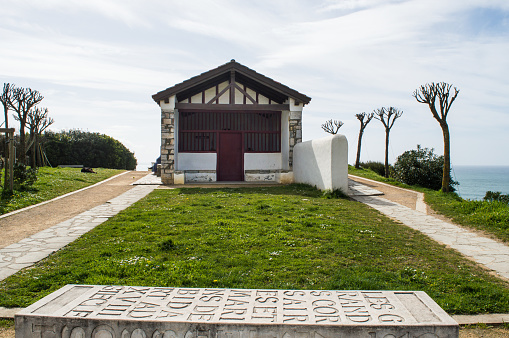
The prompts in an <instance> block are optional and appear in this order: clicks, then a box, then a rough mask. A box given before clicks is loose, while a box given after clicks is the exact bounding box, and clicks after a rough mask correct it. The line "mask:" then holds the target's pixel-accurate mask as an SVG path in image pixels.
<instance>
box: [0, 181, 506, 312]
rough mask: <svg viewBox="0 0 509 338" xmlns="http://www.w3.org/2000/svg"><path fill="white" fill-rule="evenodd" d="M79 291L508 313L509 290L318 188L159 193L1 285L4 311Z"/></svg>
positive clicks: (434, 246) (446, 253) (388, 222)
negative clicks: (352, 296)
mask: <svg viewBox="0 0 509 338" xmlns="http://www.w3.org/2000/svg"><path fill="white" fill-rule="evenodd" d="M68 283H84V284H124V285H143V286H175V287H177V286H185V287H229V288H291V289H339V290H341V289H386V290H423V291H426V292H427V293H428V294H429V295H430V296H431V297H432V298H434V299H435V300H436V301H437V302H438V303H439V305H440V306H442V307H443V308H444V309H445V310H446V311H448V312H449V313H486V312H488V313H495V312H509V287H508V284H507V283H504V282H502V281H500V280H498V279H497V278H495V277H493V276H491V275H489V274H488V273H486V272H485V271H484V270H482V269H481V268H479V267H478V266H477V265H476V264H474V263H472V262H470V261H468V260H466V259H464V258H462V257H461V255H460V254H458V253H456V252H455V251H453V250H450V249H447V248H445V247H444V246H441V245H439V244H437V243H436V242H434V241H432V240H430V239H429V238H428V237H426V236H425V235H422V234H421V233H419V232H417V231H414V230H412V229H410V228H408V227H405V226H402V225H401V224H398V223H395V222H393V221H391V220H389V219H388V218H386V217H384V216H382V215H380V214H379V213H378V212H376V211H374V210H372V209H369V208H368V207H367V206H365V205H363V204H361V203H358V202H354V201H350V200H347V199H325V198H323V197H322V196H321V193H320V192H318V191H316V190H315V189H312V188H310V187H307V186H301V185H291V186H281V187H270V188H269V187H267V188H243V189H177V190H157V191H154V192H153V193H152V194H150V195H149V196H148V197H147V198H145V199H143V200H141V201H140V202H138V203H136V204H135V205H134V206H132V207H131V208H129V209H127V210H126V211H125V212H122V213H120V214H119V215H117V216H116V217H114V218H113V219H111V220H110V221H108V222H106V223H103V224H102V225H100V226H98V227H97V228H95V229H94V230H92V231H91V232H89V233H87V234H85V235H84V236H83V237H81V238H80V239H78V240H76V241H75V242H73V243H71V244H70V245H68V246H67V247H66V248H64V249H63V250H60V251H58V252H57V253H55V254H53V255H51V256H50V257H48V258H47V259H45V260H43V261H41V262H40V263H38V264H37V265H35V266H34V267H32V268H29V269H25V270H23V271H21V272H20V273H18V274H16V275H14V276H11V277H9V278H8V279H6V280H4V281H2V282H0V306H7V307H15V306H27V305H28V304H31V303H33V302H34V301H36V300H37V299H39V298H41V297H43V296H45V295H47V294H48V293H50V292H52V291H54V290H56V289H58V288H60V287H61V286H63V285H65V284H68Z"/></svg>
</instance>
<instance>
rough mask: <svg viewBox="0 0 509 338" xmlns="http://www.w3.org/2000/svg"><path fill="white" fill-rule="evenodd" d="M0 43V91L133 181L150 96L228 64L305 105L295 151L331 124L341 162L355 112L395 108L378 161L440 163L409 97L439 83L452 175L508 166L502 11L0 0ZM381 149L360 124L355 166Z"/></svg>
mask: <svg viewBox="0 0 509 338" xmlns="http://www.w3.org/2000/svg"><path fill="white" fill-rule="evenodd" d="M0 43H1V48H0V85H1V84H2V83H6V82H9V83H14V84H16V85H17V86H21V87H30V88H32V89H36V90H38V91H39V92H40V93H41V94H42V95H43V96H44V100H43V101H42V102H41V103H40V106H41V107H47V108H48V110H49V115H50V116H51V117H52V118H53V119H54V120H55V123H54V124H53V125H52V126H51V127H50V129H51V130H53V131H60V130H68V129H81V130H85V131H90V132H99V133H103V134H106V135H109V136H111V137H113V138H115V139H117V140H119V141H120V142H122V143H123V144H124V145H125V146H126V147H128V148H129V149H130V150H131V151H133V152H134V153H135V156H136V158H137V159H138V163H139V164H140V167H139V169H140V170H145V169H146V167H147V165H149V164H150V162H152V161H154V160H155V159H156V158H157V157H158V154H159V148H160V119H161V116H160V108H159V106H158V105H157V104H156V103H155V102H154V101H153V100H152V95H153V94H155V93H157V92H159V91H161V90H164V89H166V88H168V87H172V86H173V85H175V84H177V83H180V82H182V81H184V80H186V79H189V78H191V77H193V76H195V75H198V74H200V73H203V72H205V71H208V70H210V69H213V68H216V67H218V66H220V65H222V64H225V63H227V62H229V61H230V60H231V59H235V60H236V61H237V62H239V63H241V64H243V65H245V66H247V67H249V68H252V69H254V70H256V71H257V72H259V73H261V74H263V75H266V76H268V77H270V78H272V79H274V80H276V81H278V82H281V83H283V84H285V85H287V86H289V87H291V88H293V89H295V90H297V91H299V92H300V93H303V94H305V95H307V96H309V97H311V98H312V100H311V102H310V103H309V104H308V105H306V106H305V108H304V111H303V139H304V141H306V140H311V139H316V138H321V137H325V136H327V134H326V133H325V132H324V131H323V130H322V129H321V124H323V123H324V122H325V121H327V120H329V119H333V120H341V121H343V122H344V125H343V127H342V128H341V129H340V131H339V133H340V134H344V135H346V137H347V139H348V142H349V163H350V164H353V163H354V161H355V154H356V151H357V137H358V132H359V127H360V123H359V121H358V120H357V119H356V117H355V114H357V113H362V112H366V113H370V112H372V111H373V110H375V109H378V108H381V107H390V106H392V107H396V108H398V109H400V110H402V111H403V115H402V116H401V117H400V118H399V119H398V120H397V121H396V122H395V124H394V126H393V128H392V130H391V132H390V147H389V162H390V163H394V162H395V161H396V159H397V157H398V156H399V155H401V154H402V153H403V152H405V151H407V150H411V149H416V147H417V145H421V146H422V147H427V148H434V149H435V153H437V154H439V155H441V154H443V137H442V131H441V129H440V126H439V124H438V122H437V121H436V120H434V119H433V117H432V115H431V112H430V110H429V108H428V107H427V105H425V104H422V103H418V102H417V101H416V100H415V98H414V97H413V96H412V93H413V92H414V91H415V90H416V89H418V88H419V87H420V86H421V85H424V84H426V83H430V82H441V81H444V82H447V83H450V84H452V85H453V86H454V87H457V88H458V89H459V91H460V92H459V95H458V97H457V99H456V101H455V102H454V103H453V105H452V108H451V111H450V113H449V116H448V118H447V121H448V123H449V128H450V133H451V160H452V165H453V168H454V166H456V165H506V166H507V165H509V1H507V0H292V1H290V0H258V1H240V0H239V1H235V0H216V1H202V0H187V1H183V0H181V1H172V0H143V1H142V0H87V1H82V0H44V1H40V0H0ZM2 121H3V119H2ZM9 122H10V126H15V121H14V119H12V117H11V118H10V120H9ZM384 138H385V130H384V127H383V125H382V123H381V122H380V121H377V120H372V121H371V123H370V124H369V125H368V126H367V128H366V130H365V133H364V137H363V144H362V156H361V160H362V161H383V159H384V148H385V139H384Z"/></svg>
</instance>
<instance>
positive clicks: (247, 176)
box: [244, 173, 278, 182]
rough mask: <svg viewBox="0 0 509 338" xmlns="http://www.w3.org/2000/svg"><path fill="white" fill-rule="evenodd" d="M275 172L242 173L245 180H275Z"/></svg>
mask: <svg viewBox="0 0 509 338" xmlns="http://www.w3.org/2000/svg"><path fill="white" fill-rule="evenodd" d="M277 176H278V174H276V173H267V174H247V173H246V174H244V180H245V181H246V182H277V181H278V180H277Z"/></svg>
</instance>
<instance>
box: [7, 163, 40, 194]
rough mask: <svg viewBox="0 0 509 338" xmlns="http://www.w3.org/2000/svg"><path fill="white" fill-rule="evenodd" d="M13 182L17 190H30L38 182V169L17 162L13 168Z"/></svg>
mask: <svg viewBox="0 0 509 338" xmlns="http://www.w3.org/2000/svg"><path fill="white" fill-rule="evenodd" d="M13 180H14V189H15V190H29V189H30V188H31V187H32V185H34V183H35V181H37V169H36V168H27V167H26V166H25V165H24V164H23V163H20V162H16V163H15V164H14V166H13Z"/></svg>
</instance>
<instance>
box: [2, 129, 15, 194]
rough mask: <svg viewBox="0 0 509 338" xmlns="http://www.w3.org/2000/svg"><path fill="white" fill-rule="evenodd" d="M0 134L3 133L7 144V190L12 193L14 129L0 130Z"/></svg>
mask: <svg viewBox="0 0 509 338" xmlns="http://www.w3.org/2000/svg"><path fill="white" fill-rule="evenodd" d="M0 133H5V137H6V138H7V142H8V144H9V159H8V163H7V165H8V166H9V189H10V190H11V191H12V190H13V189H14V128H0ZM6 170H7V168H6Z"/></svg>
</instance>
